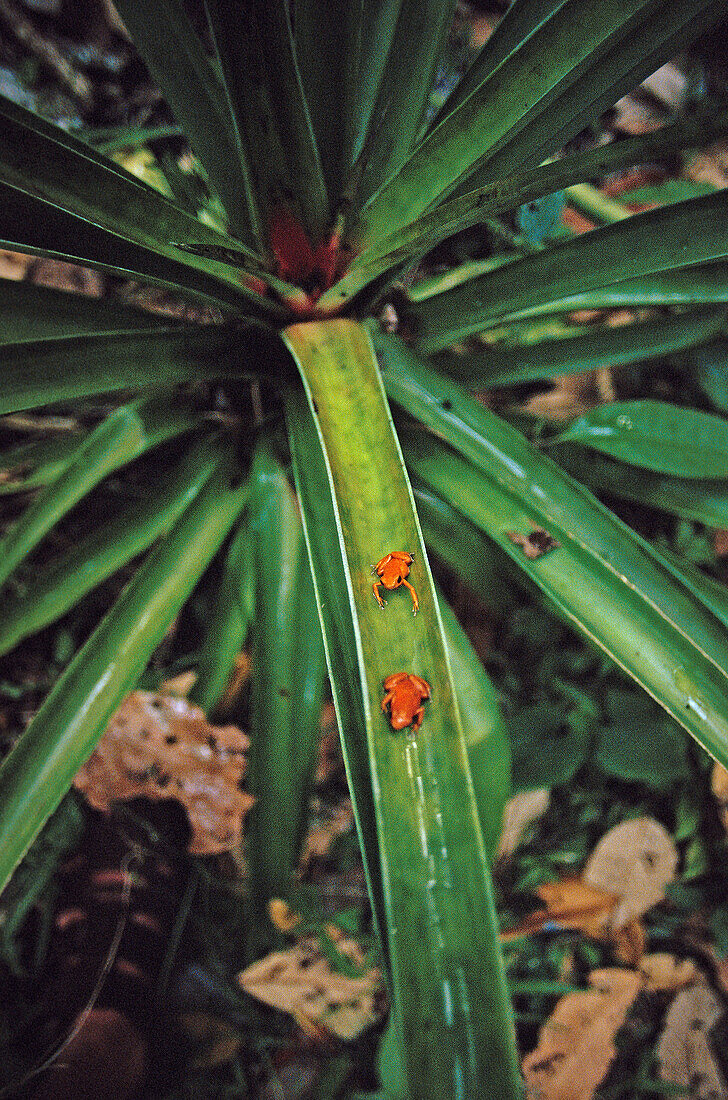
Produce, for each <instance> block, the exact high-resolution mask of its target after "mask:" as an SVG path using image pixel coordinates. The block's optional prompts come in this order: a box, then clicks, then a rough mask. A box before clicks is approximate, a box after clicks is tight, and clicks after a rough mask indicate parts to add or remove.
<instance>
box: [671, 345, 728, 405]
mask: <svg viewBox="0 0 728 1100" xmlns="http://www.w3.org/2000/svg"><path fill="white" fill-rule="evenodd" d="M727 361H728V343H726V341H725V340H713V341H712V342H711V343H710V344H708V345H707V346H706V347H704V348H696V349H695V351H693V352H691V353H690V354H689V355H685V356H683V360H682V362H683V366H684V367H685V368H686V369H687V370H688V371H689V372H690V376H691V378H693V379H694V380H695V382H696V383H697V385H698V386H699V387H700V389H701V390H702V391H703V393H705V394H707V396H708V397H709V398H710V400H711V402H712V404H713V405H714V406H715V408H716V409H718V410H719V412H723V413H724V412H728V376H726V369H725V368H726V362H727Z"/></svg>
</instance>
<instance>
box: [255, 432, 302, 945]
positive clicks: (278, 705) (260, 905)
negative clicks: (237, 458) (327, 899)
mask: <svg viewBox="0 0 728 1100" xmlns="http://www.w3.org/2000/svg"><path fill="white" fill-rule="evenodd" d="M250 485H251V492H250V509H249V516H248V526H249V530H250V537H251V540H252V550H253V561H254V566H255V577H256V592H255V620H254V622H253V629H252V642H253V652H252V660H253V669H254V674H253V681H252V694H251V700H250V722H249V728H250V736H251V748H250V754H249V758H248V783H249V786H250V790H251V793H252V794H253V795H254V796H255V806H254V807H253V809H252V810H251V811H250V815H249V819H248V825H247V839H248V860H249V863H250V874H251V878H252V880H253V882H254V883H255V893H254V896H253V897H252V898H251V902H250V905H249V910H250V912H249V924H248V935H247V937H246V949H247V952H248V955H249V957H250V958H251V959H253V958H259V957H260V955H261V954H262V953H263V952H264V951H265V950H266V949H268V948H269V946H270V945H269V943H267V942H266V941H267V940H268V934H267V932H266V911H267V905H268V903H269V901H270V900H271V898H274V897H285V896H288V895H289V893H290V889H291V884H292V879H293V873H294V870H295V867H296V863H297V859H298V851H297V847H296V843H297V840H298V825H299V821H300V817H299V815H300V805H299V802H298V798H297V795H298V794H299V789H298V788H299V775H298V769H297V766H296V765H297V752H296V738H297V734H298V729H297V720H296V712H295V695H296V692H295V679H296V675H297V671H298V663H297V649H298V645H299V639H298V637H297V636H296V625H297V623H296V614H297V607H296V599H297V596H298V591H297V587H298V577H299V562H300V555H301V550H302V547H303V531H302V528H301V520H300V516H299V513H298V508H297V506H296V501H295V498H294V496H293V492H292V490H291V487H290V485H289V483H288V479H287V478H286V476H285V472H284V471H283V469H282V467H281V465H280V463H279V462H278V461H277V460H276V459H275V457H274V456H273V455H272V454H271V453H270V451H269V450H268V449H267V447H266V446H265V445H263V444H259V445H258V447H257V449H256V452H255V455H254V457H253V463H252V466H251V471H250ZM315 626H316V624H315V623H314V624H313V627H314V628H315Z"/></svg>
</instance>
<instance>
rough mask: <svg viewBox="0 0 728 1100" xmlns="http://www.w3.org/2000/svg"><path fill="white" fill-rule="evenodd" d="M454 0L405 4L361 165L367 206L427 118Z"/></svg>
mask: <svg viewBox="0 0 728 1100" xmlns="http://www.w3.org/2000/svg"><path fill="white" fill-rule="evenodd" d="M454 13H455V3H454V2H453V0H402V3H401V6H400V9H399V18H398V20H397V27H396V30H395V33H394V38H393V40H392V46H391V49H390V51H389V54H388V57H387V63H386V66H385V68H384V73H383V75H382V81H381V85H380V88H379V94H378V96H377V100H376V103H375V105H374V109H373V111H372V115H371V119H370V123H369V125H370V130H369V134H368V136H367V140H366V142H365V145H364V150H363V153H362V161H361V163H360V166H359V167H360V170H361V177H360V180H359V186H358V189H357V202H358V203H359V204H360V205H361V204H362V203H363V202H364V201H365V200H366V199H367V198H368V197H369V196H370V195H372V194H374V193H375V192H376V191H377V190H378V189H379V188H380V186H381V185H382V184H383V183H385V181H386V180H388V179H389V178H390V177H391V176H392V175H393V174H394V173H395V172H396V171H398V170H399V168H400V167H401V166H402V164H403V163H404V161H405V159H406V158H407V156H408V155H409V153H410V151H411V149H412V147H413V145H414V143H415V139H416V138H417V136H418V134H419V132H420V130H421V128H422V124H423V122H424V118H425V111H426V109H427V105H428V101H429V96H430V92H431V91H432V87H433V84H434V83H435V75H436V72H437V63H438V60H439V57H440V54H441V52H442V48H443V45H444V43H445V39H446V36H447V32H448V31H449V29H450V25H451V23H452V19H453V15H454Z"/></svg>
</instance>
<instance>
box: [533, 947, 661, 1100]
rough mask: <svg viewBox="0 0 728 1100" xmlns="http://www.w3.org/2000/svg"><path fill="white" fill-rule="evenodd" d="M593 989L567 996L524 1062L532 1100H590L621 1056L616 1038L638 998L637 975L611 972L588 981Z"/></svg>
mask: <svg viewBox="0 0 728 1100" xmlns="http://www.w3.org/2000/svg"><path fill="white" fill-rule="evenodd" d="M589 983H590V985H591V986H592V987H593V988H592V989H590V990H585V991H584V992H579V993H568V994H567V995H566V996H565V997H561V999H560V1000H559V1001H558V1002H557V1004H556V1007H555V1008H554V1011H553V1012H552V1013H551V1016H550V1017H549V1018H548V1020H547V1021H546V1023H545V1024H544V1025H543V1027H542V1028H541V1030H540V1032H539V1040H538V1046H537V1047H536V1049H535V1050H534V1051H532V1052H531V1053H530V1054H528V1055H527V1056H526V1058H525V1059H524V1060H523V1074H524V1077H525V1079H526V1085H527V1088H528V1095H529V1097H530V1098H533V1100H591V1097H593V1095H594V1092H595V1090H596V1089H597V1087H598V1086H599V1084H600V1083H601V1082H602V1081H603V1080H604V1077H605V1075H606V1072H607V1070H608V1069H609V1066H610V1064H611V1062H612V1059H613V1058H614V1055H615V1053H616V1047H615V1044H614V1037H615V1035H616V1034H617V1032H618V1031H619V1029H620V1027H621V1026H622V1024H623V1023H624V1021H625V1019H626V1016H627V1013H628V1012H629V1009H630V1007H631V1005H632V1003H633V1001H634V1000H635V998H636V997H637V994H638V993H639V991H640V988H641V985H642V979H641V977H640V975H639V974H637V973H636V972H635V971H634V970H622V969H619V968H616V967H615V968H611V969H609V968H607V969H603V970H594V971H592V973H591V974H590V975H589Z"/></svg>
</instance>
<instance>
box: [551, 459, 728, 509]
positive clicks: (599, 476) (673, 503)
mask: <svg viewBox="0 0 728 1100" xmlns="http://www.w3.org/2000/svg"><path fill="white" fill-rule="evenodd" d="M553 457H554V458H555V459H556V461H557V462H558V463H559V465H560V466H563V467H564V469H565V470H566V471H567V472H568V473H570V474H571V475H572V477H575V478H577V480H578V481H582V482H583V483H584V484H585V485H586V486H588V487H589V488H590V489H591V490H592V491H593V492H596V493H597V494H598V493H602V492H604V493H608V494H609V495H610V496H615V497H620V498H621V499H622V500H634V501H637V503H638V504H647V505H648V506H649V507H650V508H659V509H660V510H661V511H663V512H670V513H671V514H672V515H674V516H680V517H681V519H692V520H695V521H696V522H697V523H705V524H707V526H708V527H718V528H720V527H728V483H726V481H725V479H721V480H719V481H713V480H708V481H703V480H702V479H700V480H695V479H693V478H686V477H684V478H679V477H669V476H666V475H664V474H656V473H653V472H652V471H650V470H639V469H636V468H635V467H634V466H631V465H628V464H627V463H626V462H618V461H616V460H615V459H611V458H608V457H606V456H605V455H600V454H595V453H594V451H588V450H586V448H582V447H579V446H578V445H570V444H566V443H565V444H560V445H554V448H553Z"/></svg>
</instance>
